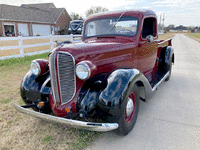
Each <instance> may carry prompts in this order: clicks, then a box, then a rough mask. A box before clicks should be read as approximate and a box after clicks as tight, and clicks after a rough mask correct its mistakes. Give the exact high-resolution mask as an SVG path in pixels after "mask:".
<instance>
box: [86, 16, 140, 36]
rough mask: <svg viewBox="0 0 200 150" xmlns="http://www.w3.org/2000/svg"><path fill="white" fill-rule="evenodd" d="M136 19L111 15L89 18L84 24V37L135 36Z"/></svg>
mask: <svg viewBox="0 0 200 150" xmlns="http://www.w3.org/2000/svg"><path fill="white" fill-rule="evenodd" d="M137 29H138V19H137V18H135V17H127V16H120V17H113V18H103V19H97V20H91V21H89V22H88V23H87V24H86V25H85V31H84V37H85V38H88V37H94V36H117V35H120V36H135V35H136V33H137Z"/></svg>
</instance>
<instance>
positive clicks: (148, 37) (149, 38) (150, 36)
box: [146, 35, 154, 43]
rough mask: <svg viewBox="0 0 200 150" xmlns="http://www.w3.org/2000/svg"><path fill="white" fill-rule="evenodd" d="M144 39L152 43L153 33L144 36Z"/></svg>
mask: <svg viewBox="0 0 200 150" xmlns="http://www.w3.org/2000/svg"><path fill="white" fill-rule="evenodd" d="M146 39H147V41H148V43H152V42H153V41H154V37H153V35H148V36H147V37H146Z"/></svg>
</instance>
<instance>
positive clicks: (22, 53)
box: [18, 36, 24, 57]
mask: <svg viewBox="0 0 200 150" xmlns="http://www.w3.org/2000/svg"><path fill="white" fill-rule="evenodd" d="M18 38H19V39H18V42H19V47H20V55H21V57H24V47H23V40H22V37H21V36H18Z"/></svg>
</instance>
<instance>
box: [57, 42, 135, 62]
mask: <svg viewBox="0 0 200 150" xmlns="http://www.w3.org/2000/svg"><path fill="white" fill-rule="evenodd" d="M133 47H136V43H135V42H126V43H125V42H123V41H122V42H119V41H106V42H104V41H89V42H81V43H74V44H65V45H62V46H60V47H59V48H57V49H56V51H64V52H68V53H70V54H71V55H72V56H73V57H74V58H75V60H76V61H78V62H80V61H82V60H86V56H87V55H94V54H95V55H97V54H102V53H106V52H111V51H116V50H122V49H128V48H133Z"/></svg>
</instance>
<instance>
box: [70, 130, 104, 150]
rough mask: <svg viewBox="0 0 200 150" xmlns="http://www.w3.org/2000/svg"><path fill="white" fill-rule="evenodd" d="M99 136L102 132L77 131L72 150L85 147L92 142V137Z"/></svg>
mask: <svg viewBox="0 0 200 150" xmlns="http://www.w3.org/2000/svg"><path fill="white" fill-rule="evenodd" d="M100 134H102V132H95V131H88V130H79V136H78V138H77V141H76V142H73V143H72V147H73V149H75V150H80V149H83V148H85V147H87V146H88V145H90V144H91V143H92V142H93V141H94V138H93V137H95V136H96V135H100Z"/></svg>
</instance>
